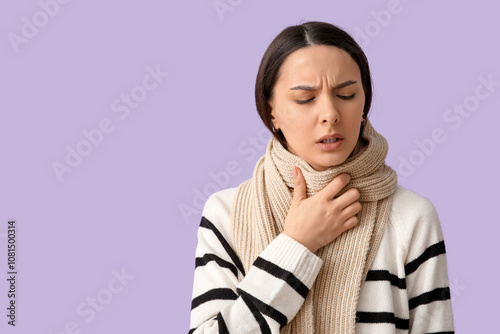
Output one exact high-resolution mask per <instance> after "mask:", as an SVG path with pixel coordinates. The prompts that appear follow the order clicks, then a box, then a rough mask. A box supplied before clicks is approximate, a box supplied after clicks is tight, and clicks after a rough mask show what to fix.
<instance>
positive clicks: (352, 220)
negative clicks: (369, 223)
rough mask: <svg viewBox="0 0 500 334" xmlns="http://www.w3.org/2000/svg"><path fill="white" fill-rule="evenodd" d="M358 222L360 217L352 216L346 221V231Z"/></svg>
mask: <svg viewBox="0 0 500 334" xmlns="http://www.w3.org/2000/svg"><path fill="white" fill-rule="evenodd" d="M357 223H358V217H356V216H352V217H350V218H349V219H347V220H346V221H345V222H344V226H343V227H344V231H346V230H348V229H350V228H352V227H354V226H356V224H357Z"/></svg>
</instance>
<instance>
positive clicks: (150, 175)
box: [0, 0, 500, 334]
mask: <svg viewBox="0 0 500 334" xmlns="http://www.w3.org/2000/svg"><path fill="white" fill-rule="evenodd" d="M214 4H219V5H221V4H223V5H225V6H226V7H225V8H226V11H224V12H220V13H218V12H217V10H216V9H215V7H214ZM495 7H496V8H495ZM499 9H500V8H499V5H498V4H495V5H493V1H475V2H471V1H470V2H456V1H450V0H445V1H440V2H430V1H427V2H425V1H409V0H401V1H397V0H384V1H379V0H377V1H373V0H370V1H368V0H364V1H358V2H357V3H348V4H344V3H339V2H332V1H329V2H326V1H323V2H306V1H290V0H288V1H273V2H265V1H242V0H239V1H236V0H232V1H229V0H216V1H214V0H204V1H196V2H194V3H193V2H191V1H169V2H167V1H152V0H144V1H118V0H113V1H106V2H105V3H104V2H102V1H68V0H65V1H63V0H40V1H35V0H29V1H28V0H23V1H3V2H2V3H1V4H0V22H1V24H0V35H2V36H3V37H2V38H1V39H0V54H1V59H2V61H1V62H0V68H1V71H0V73H1V74H0V84H1V100H0V101H1V103H2V108H1V114H0V115H1V117H0V136H1V137H0V153H1V157H2V160H1V167H0V168H1V173H0V189H1V191H0V249H1V255H0V262H1V265H0V267H1V268H3V269H2V272H1V274H0V277H2V279H1V280H0V296H1V298H0V303H1V305H0V306H1V307H0V309H1V310H3V311H1V312H0V319H2V320H1V321H0V331H1V332H2V333H41V334H49V333H53V334H56V333H72V332H74V333H78V332H80V333H149V332H151V333H187V331H188V329H189V312H190V305H191V293H192V279H193V272H194V254H195V247H196V242H197V227H198V224H199V221H200V217H201V208H202V205H203V203H204V200H205V199H206V196H208V195H209V194H211V193H213V192H215V191H216V190H220V189H222V188H226V187H233V186H236V185H238V184H239V183H240V182H242V181H243V180H246V179H248V178H250V177H251V175H252V171H253V167H254V164H255V162H256V161H257V159H258V158H259V157H260V156H261V155H262V154H264V150H265V144H266V143H267V140H268V139H269V137H270V134H269V133H268V132H267V130H265V128H264V126H263V125H262V124H261V121H260V119H259V117H258V115H257V112H256V110H255V102H254V91H253V88H254V84H255V81H254V80H255V76H256V73H257V68H258V65H259V62H260V59H261V57H262V55H263V53H264V51H265V49H266V48H267V46H268V44H269V43H270V42H271V40H272V39H273V38H274V37H275V36H276V35H277V34H278V33H279V32H280V31H281V30H282V29H284V28H285V27H286V26H288V25H293V24H298V23H301V22H303V21H307V20H321V21H328V22H331V23H334V24H337V25H339V26H340V27H342V28H344V29H345V30H347V31H348V32H350V33H351V34H353V36H354V37H355V38H356V40H357V41H358V42H359V43H360V44H361V46H362V47H363V49H364V50H365V52H366V54H367V56H368V59H369V62H370V65H371V69H372V75H373V84H374V102H373V107H372V110H371V116H370V117H371V120H372V123H373V124H374V126H375V128H376V129H377V130H378V131H379V132H380V133H382V134H383V135H384V136H385V137H386V138H387V140H388V142H389V148H390V149H389V156H388V159H387V163H388V164H389V165H391V166H392V167H393V168H394V169H395V170H396V171H397V172H398V174H399V176H400V184H401V185H403V186H405V187H407V188H408V189H411V190H413V191H415V192H417V193H419V194H421V195H423V196H425V197H427V198H429V199H430V200H431V201H432V202H433V203H434V205H435V207H436V208H437V210H438V213H439V216H440V219H441V224H442V227H443V231H444V235H445V241H446V245H447V252H448V266H449V277H450V288H451V295H452V302H453V311H454V315H455V326H456V329H457V331H458V332H459V333H473V332H474V333H486V332H491V329H492V328H493V326H494V325H493V324H494V323H495V322H494V319H495V318H496V316H497V315H496V312H495V311H496V310H498V306H497V305H496V302H497V300H498V299H499V298H500V294H499V292H498V289H492V288H491V286H492V283H490V282H495V281H496V280H495V276H496V275H495V274H496V273H497V270H495V269H494V268H495V265H494V263H496V261H497V260H496V257H495V258H494V257H493V256H494V255H497V254H498V253H499V251H500V249H499V246H498V245H499V243H498V241H497V236H498V234H499V232H500V228H499V223H500V221H499V218H498V217H497V216H496V215H495V214H494V213H493V209H494V208H495V207H496V205H498V200H499V197H500V196H499V195H498V194H499V193H498V191H497V190H496V189H497V188H496V187H498V186H500V181H499V177H498V176H495V175H497V174H496V173H497V172H498V169H499V168H498V167H499V166H498V165H499V163H498V149H497V148H494V147H493V144H492V141H493V140H494V138H493V134H494V133H495V130H494V128H496V126H497V125H498V124H499V121H500V116H499V113H498V111H499V103H500V66H499V63H498V59H500V47H499V44H498V36H497V33H498V31H500V23H499V20H498V12H499ZM488 81H489V82H490V83H489V84H488V83H487V82H488ZM495 171H497V172H495ZM229 172H232V173H231V174H229ZM216 175H219V177H221V176H222V175H229V177H228V178H227V179H223V178H219V182H218V183H216V182H215V181H214V179H215V178H217V177H216ZM181 209H184V211H185V212H189V213H186V214H184V215H183V214H181V211H182V210H181ZM12 219H14V220H15V221H16V224H17V231H16V235H17V239H16V246H17V251H16V268H15V270H16V271H17V276H16V292H17V295H16V316H17V318H16V327H18V328H17V331H16V329H14V328H12V326H9V325H8V324H7V320H8V318H7V317H6V315H7V312H8V311H7V310H6V308H7V307H8V303H9V300H10V299H9V298H8V297H7V291H8V290H9V285H8V282H7V280H6V278H8V277H9V275H7V271H8V268H7V253H6V245H7V244H8V235H7V223H8V221H9V220H12ZM488 278H489V279H488ZM473 319H474V320H473ZM488 329H490V330H488Z"/></svg>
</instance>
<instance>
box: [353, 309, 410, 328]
mask: <svg viewBox="0 0 500 334" xmlns="http://www.w3.org/2000/svg"><path fill="white" fill-rule="evenodd" d="M356 322H362V323H368V324H381V323H389V324H394V325H395V326H396V328H397V329H410V320H409V319H401V318H398V317H395V316H394V313H391V312H356Z"/></svg>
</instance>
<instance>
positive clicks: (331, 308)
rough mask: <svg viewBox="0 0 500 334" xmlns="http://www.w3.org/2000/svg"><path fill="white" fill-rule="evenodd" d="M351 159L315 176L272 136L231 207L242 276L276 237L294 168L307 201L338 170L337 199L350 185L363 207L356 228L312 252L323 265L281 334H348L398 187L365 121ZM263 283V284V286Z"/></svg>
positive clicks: (383, 148) (382, 142) (380, 141)
mask: <svg viewBox="0 0 500 334" xmlns="http://www.w3.org/2000/svg"><path fill="white" fill-rule="evenodd" d="M362 137H363V138H364V139H365V140H366V142H367V144H366V145H364V146H362V145H361V141H358V144H357V145H356V147H355V149H354V151H353V154H352V155H351V156H350V157H349V158H347V159H346V161H344V163H342V164H340V165H337V166H332V167H330V168H328V169H327V170H325V171H315V170H314V169H313V168H312V167H311V166H310V165H309V164H308V163H307V162H306V161H305V160H303V159H302V158H300V157H298V156H296V155H294V154H292V153H291V152H289V151H288V150H286V149H285V148H284V147H283V146H282V145H281V143H280V142H279V141H278V140H277V139H276V138H275V137H272V138H271V139H270V141H269V143H268V145H267V149H266V153H265V154H264V155H263V156H262V157H261V158H260V159H259V160H258V161H257V164H256V166H255V169H254V172H253V177H252V178H251V179H249V180H246V181H244V182H243V183H242V184H241V185H240V186H239V187H238V189H237V190H236V193H235V197H234V200H233V203H232V207H231V214H230V220H231V234H232V238H233V241H234V247H235V250H236V252H237V254H238V256H239V257H240V259H241V261H242V263H243V266H244V267H245V271H246V272H248V270H249V268H250V267H251V265H252V264H253V262H254V261H255V259H256V258H257V256H258V255H259V254H260V253H261V252H262V251H263V250H264V248H265V247H266V246H267V245H268V244H269V243H271V241H272V240H274V238H276V237H277V236H278V235H279V234H280V233H282V232H283V226H284V222H285V218H286V216H287V214H288V210H289V208H290V204H291V201H292V197H293V191H294V189H293V188H294V182H293V175H292V166H297V167H299V168H300V169H301V171H302V174H303V175H304V178H305V180H306V185H307V190H306V193H307V196H308V197H310V196H313V195H314V194H315V193H317V192H318V191H320V190H321V189H323V188H324V187H325V186H326V185H327V184H328V183H329V182H330V181H332V180H333V178H334V177H336V176H337V175H340V174H342V173H348V174H350V175H351V181H350V182H349V183H348V184H347V185H346V186H345V187H344V188H343V189H342V190H341V191H340V192H339V194H338V195H337V196H336V197H338V196H340V195H341V194H343V193H344V192H345V191H347V190H348V189H350V188H352V187H354V188H357V189H358V190H359V192H360V198H359V201H360V202H361V203H362V209H361V211H360V212H359V213H358V214H357V217H358V219H359V222H358V224H357V225H356V226H355V227H353V228H351V229H349V230H347V231H346V232H344V233H342V234H341V235H340V236H339V237H337V238H336V239H335V240H334V241H333V242H331V243H329V244H328V245H326V246H324V247H322V248H320V249H319V250H318V251H317V252H316V253H315V254H316V255H317V256H319V257H320V258H321V259H323V266H322V268H321V269H320V272H319V274H318V276H317V278H316V281H315V282H314V284H313V286H312V288H311V290H310V291H309V293H308V295H307V297H306V299H305V301H304V304H303V305H302V307H301V308H300V310H299V312H298V313H297V315H296V316H295V317H294V318H293V320H292V321H290V322H289V323H288V324H287V325H286V326H285V327H283V328H282V329H281V331H280V332H281V333H287V334H290V333H300V334H302V333H304V334H306V333H307V334H311V333H317V334H320V333H321V334H323V333H354V326H355V321H356V319H355V318H356V303H357V300H358V296H359V291H360V288H361V284H362V283H363V282H364V280H365V277H366V274H367V272H368V269H369V268H370V265H371V263H372V261H373V259H374V257H375V254H376V252H377V249H378V246H379V245H380V241H381V239H382V235H383V232H384V227H385V223H386V222H387V218H388V215H389V211H390V206H391V198H392V194H393V192H394V190H395V189H396V185H397V175H396V173H395V171H394V170H393V169H392V168H391V167H389V166H387V165H385V158H386V156H387V152H388V144H387V141H386V139H385V138H384V137H383V136H382V135H380V134H379V133H378V132H377V131H375V129H374V128H373V126H372V125H371V123H370V121H369V120H367V122H366V124H365V128H364V131H363V134H362ZM262 283H263V284H265V282H262Z"/></svg>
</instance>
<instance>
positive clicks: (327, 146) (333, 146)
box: [316, 137, 344, 152]
mask: <svg viewBox="0 0 500 334" xmlns="http://www.w3.org/2000/svg"><path fill="white" fill-rule="evenodd" d="M330 138H332V137H330ZM337 138H338V137H337ZM343 142H344V139H343V138H339V139H338V140H337V141H336V142H334V143H321V142H317V143H316V145H318V147H319V149H320V150H322V151H326V152H330V151H335V150H337V149H339V147H340V146H341V145H342V143H343Z"/></svg>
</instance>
